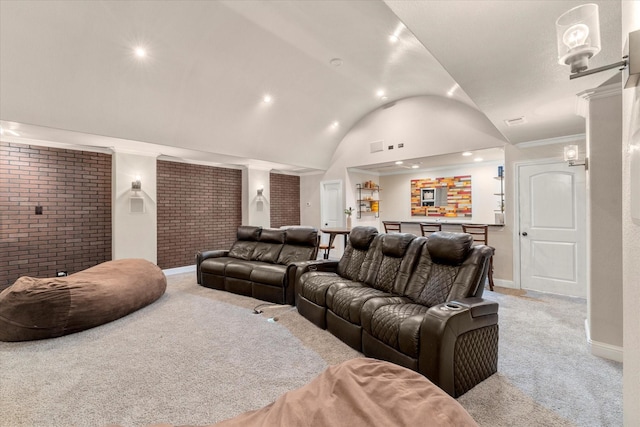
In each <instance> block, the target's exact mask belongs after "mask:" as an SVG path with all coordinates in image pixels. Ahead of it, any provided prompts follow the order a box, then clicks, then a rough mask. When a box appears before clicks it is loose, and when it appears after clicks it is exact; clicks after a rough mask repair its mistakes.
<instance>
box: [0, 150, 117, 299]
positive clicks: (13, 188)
mask: <svg viewBox="0 0 640 427" xmlns="http://www.w3.org/2000/svg"><path fill="white" fill-rule="evenodd" d="M38 204H40V205H41V206H42V209H43V213H42V215H36V214H35V207H36V205H38ZM110 259H111V155H109V154H102V153H91V152H85V151H75V150H62V149H57V148H48V147H39V146H33V145H22V144H13V143H5V142H0V288H2V287H4V286H7V285H10V284H12V283H13V282H14V281H15V280H16V279H17V278H18V277H20V276H33V277H53V276H55V274H56V272H57V271H61V270H66V271H67V272H68V273H69V274H71V273H74V272H77V271H80V270H84V269H86V268H88V267H91V266H94V265H96V264H99V263H101V262H104V261H109V260H110Z"/></svg>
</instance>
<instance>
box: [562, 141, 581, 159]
mask: <svg viewBox="0 0 640 427" xmlns="http://www.w3.org/2000/svg"><path fill="white" fill-rule="evenodd" d="M578 153H579V151H578V146H577V145H566V146H565V147H564V161H565V162H569V161H575V160H578Z"/></svg>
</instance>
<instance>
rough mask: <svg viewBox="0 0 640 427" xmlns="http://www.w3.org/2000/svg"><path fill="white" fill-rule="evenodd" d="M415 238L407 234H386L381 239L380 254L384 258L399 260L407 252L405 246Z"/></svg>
mask: <svg viewBox="0 0 640 427" xmlns="http://www.w3.org/2000/svg"><path fill="white" fill-rule="evenodd" d="M415 238H416V236H415V235H414V234H409V233H393V234H386V235H385V236H384V237H383V239H382V253H383V254H385V255H386V256H392V257H395V258H401V257H403V256H404V253H405V252H406V251H407V246H409V243H411V241H412V240H413V239H415Z"/></svg>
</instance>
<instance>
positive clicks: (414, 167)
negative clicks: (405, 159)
mask: <svg viewBox="0 0 640 427" xmlns="http://www.w3.org/2000/svg"><path fill="white" fill-rule="evenodd" d="M419 167H420V166H418V165H411V169H418V168H419Z"/></svg>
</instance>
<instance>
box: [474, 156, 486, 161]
mask: <svg viewBox="0 0 640 427" xmlns="http://www.w3.org/2000/svg"><path fill="white" fill-rule="evenodd" d="M483 160H484V159H483V158H482V157H476V158H475V159H473V161H474V162H481V161H483Z"/></svg>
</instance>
